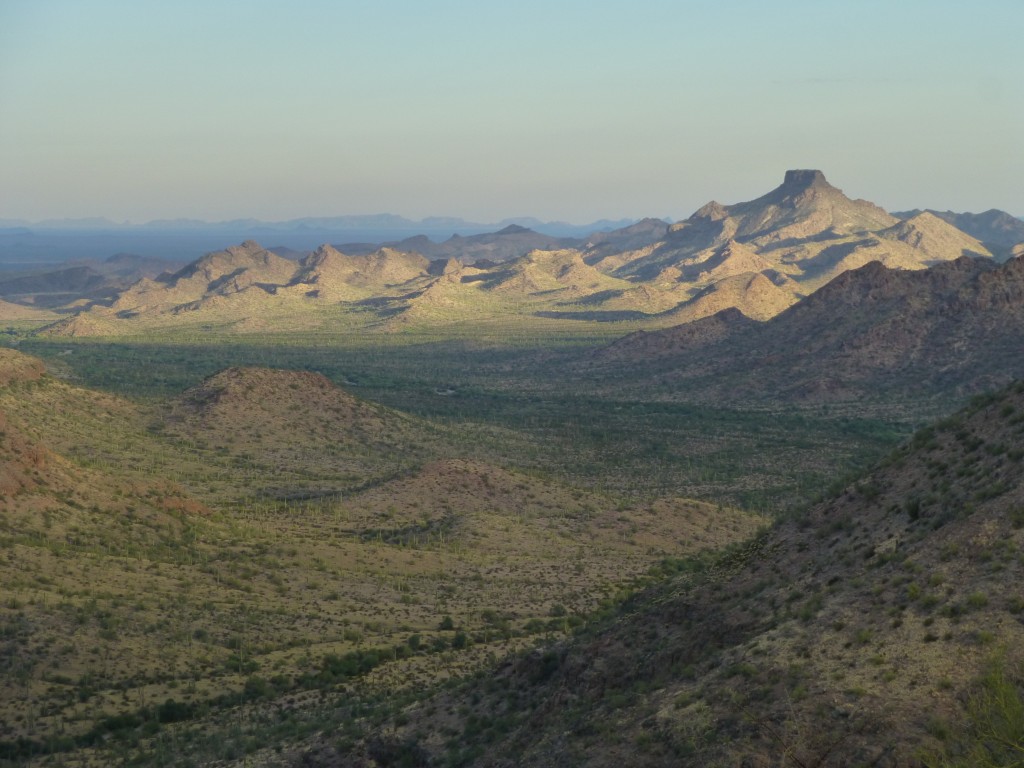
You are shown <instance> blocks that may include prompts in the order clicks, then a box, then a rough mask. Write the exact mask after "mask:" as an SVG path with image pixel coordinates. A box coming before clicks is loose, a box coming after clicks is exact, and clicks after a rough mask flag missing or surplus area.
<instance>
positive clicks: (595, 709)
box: [294, 384, 1024, 766]
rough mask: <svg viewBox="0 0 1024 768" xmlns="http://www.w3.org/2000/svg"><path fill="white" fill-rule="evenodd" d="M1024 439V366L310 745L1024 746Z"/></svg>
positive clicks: (614, 758) (518, 760)
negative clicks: (853, 470)
mask: <svg viewBox="0 0 1024 768" xmlns="http://www.w3.org/2000/svg"><path fill="white" fill-rule="evenodd" d="M1022 441H1024V386H1022V385H1020V384H1016V385H1014V386H1012V387H1011V388H1010V389H1008V390H1004V391H1003V392H1001V393H1000V394H998V395H996V396H990V397H984V398H980V399H979V400H978V401H977V402H976V403H974V404H973V405H972V406H971V407H970V408H968V409H967V410H966V411H964V412H962V413H960V414H958V415H957V416H955V417H953V418H951V419H948V420H946V421H944V422H942V423H940V424H938V425H936V426H934V427H932V428H929V429H927V430H924V431H922V432H921V433H919V434H918V435H917V436H915V438H914V440H913V441H912V442H911V443H909V444H908V445H906V446H905V447H904V448H903V449H901V450H900V451H898V452H897V453H896V454H895V455H893V456H892V457H891V458H890V459H889V460H888V461H886V462H885V463H884V464H883V465H882V466H880V467H879V468H878V469H876V470H875V471H874V472H873V473H872V474H870V475H868V476H866V477H864V478H862V479H860V480H858V481H856V482H854V483H852V484H851V485H849V486H847V487H846V488H845V489H843V490H841V491H840V492H839V493H838V494H837V495H835V496H832V497H830V498H829V499H827V500H825V501H823V502H821V503H820V504H818V505H816V506H814V507H813V508H811V509H810V510H809V511H807V512H806V513H803V514H800V515H797V516H794V517H793V518H792V519H790V520H788V521H785V522H782V523H780V524H778V525H777V526H776V527H775V528H774V529H773V530H772V531H770V532H769V533H767V534H766V535H764V536H761V537H759V538H757V539H754V540H753V541H751V542H750V543H748V544H747V545H746V546H744V547H742V548H738V549H736V550H734V551H733V552H732V553H731V554H730V555H728V556H726V557H724V558H720V559H718V560H716V561H714V562H710V563H707V564H704V565H695V566H694V568H693V570H689V571H684V573H683V574H682V575H678V576H676V577H674V578H672V579H670V580H669V581H668V582H667V583H666V584H664V585H663V586H660V587H658V588H654V589H652V590H650V591H648V592H647V593H644V594H642V595H640V596H639V597H637V598H636V599H634V600H631V601H629V602H628V603H627V604H625V605H624V606H622V608H621V609H620V610H619V611H618V612H617V614H616V615H615V616H613V617H611V618H609V619H607V620H605V621H603V622H601V623H599V624H598V625H597V626H595V627H593V628H591V629H589V630H587V631H585V632H583V633H581V634H580V635H579V636H578V637H577V638H575V639H573V640H572V641H570V642H567V643H565V644H563V645H560V646H556V647H554V648H550V649H548V650H544V651H537V652H535V653H533V654H531V655H528V656H525V657H519V658H517V659H513V660H509V661H508V662H506V663H505V664H504V665H502V666H501V667H499V668H498V669H496V670H495V671H494V672H493V673H492V674H491V675H489V676H486V677H484V678H481V679H479V680H477V681H475V682H472V683H470V684H468V685H466V686H464V687H463V689H462V690H461V691H456V692H446V693H441V694H438V695H437V696H436V697H434V698H432V699H428V700H427V701H426V702H424V703H421V704H417V705H414V706H411V707H408V708H407V709H406V710H404V711H403V712H401V713H400V716H399V717H397V718H396V720H395V721H393V722H391V723H389V724H388V725H387V726H386V727H385V728H384V729H382V730H381V731H379V732H377V733H375V734H374V735H373V736H372V737H370V738H368V739H365V740H364V741H362V742H359V743H356V744H351V745H350V746H349V747H347V748H346V749H343V750H342V749H337V748H335V747H333V746H331V745H330V741H329V736H328V737H327V741H325V742H324V743H323V746H315V747H313V748H312V749H308V750H307V752H306V754H304V755H302V756H301V757H299V756H297V757H296V758H295V762H294V764H296V765H298V764H301V765H359V764H365V762H364V761H366V760H367V759H368V758H370V757H373V756H375V755H387V754H392V755H416V756H418V759H420V761H421V762H420V763H416V764H427V762H425V761H427V760H438V761H442V760H444V759H453V760H458V761H460V762H462V763H463V764H469V765H477V766H513V765H536V766H558V765H567V764H573V765H588V766H615V765H622V764H629V765H646V766H669V765H671V766H678V765H701V766H728V765H749V766H774V765H794V766H801V765H804V766H806V765H818V766H847V765H878V766H903V765H915V764H918V762H917V760H919V759H920V758H921V757H922V756H924V755H931V764H940V762H941V761H942V760H943V759H945V756H946V755H947V754H948V755H949V756H954V755H959V756H960V759H961V760H963V759H964V756H965V755H966V761H965V762H963V763H959V762H958V763H956V764H957V765H960V764H964V765H966V764H975V765H976V764H980V763H979V762H977V760H978V759H980V753H973V752H972V750H973V749H976V748H977V749H980V750H981V752H985V750H988V754H989V756H990V758H991V757H994V758H995V759H996V760H997V762H994V763H992V764H998V765H1004V764H1006V765H1009V764H1011V763H1008V762H1001V761H1000V760H1001V759H1010V758H1012V757H1013V756H1014V755H1016V754H1019V752H1018V751H1019V750H1020V749H1021V747H1022V746H1024V733H1022V732H1021V731H1020V723H1019V721H1018V722H1015V721H1014V719H1013V717H1014V715H1013V713H1014V712H1017V711H1019V707H1020V702H1021V698H1022V691H1021V687H1020V686H1022V685H1024V674H1022V673H1024V666H1022V664H1024V656H1022V653H1021V648H1022V647H1024V622H1022V620H1021V616H1022V615H1024V614H1022V611H1024V599H1022V597H1021V595H1022V594H1024V592H1022V590H1024V564H1022V560H1021V557H1020V556H1019V552H1020V548H1021V545H1022V544H1024V484H1022V480H1021V478H1022V477H1024V473H1022V471H1021V469H1022V462H1024V451H1022V450H1020V445H1021V444H1022ZM1015 701H1016V704H1015V703H1014V702H1015ZM438 713H445V714H441V715H440V716H439V715H438ZM1007 717H1009V718H1011V719H1010V720H1007V719H1006V718H1007ZM997 733H998V734H1000V735H1006V736H1007V737H1008V742H1007V743H1006V744H1000V743H998V741H995V740H993V738H992V735H993V734H997ZM1014 744H1016V746H1014ZM972 754H974V755H975V756H974V758H972V757H971V755H972ZM378 764H379V761H378ZM384 764H388V763H386V762H385V763H384ZM986 764H988V763H986Z"/></svg>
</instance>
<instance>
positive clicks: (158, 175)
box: [0, 0, 1024, 224]
mask: <svg viewBox="0 0 1024 768" xmlns="http://www.w3.org/2000/svg"><path fill="white" fill-rule="evenodd" d="M1021 28H1024V4H1021V3H1019V2H1016V1H1015V0H979V2H978V3H974V4H972V6H971V7H970V9H967V8H965V7H963V5H962V4H960V3H955V2H952V1H951V0H949V1H945V2H923V0H908V1H907V2H903V3H900V4H892V3H883V2H880V1H878V0H870V1H868V2H862V3H858V4H856V5H855V6H850V5H848V4H841V3H821V2H814V3H812V2H809V1H807V0H789V2H784V3H775V4H771V5H768V4H760V3H754V2H749V1H746V0H743V1H741V0H736V1H734V2H729V3H709V2H697V1H693V2H682V3H679V2H672V3H670V2H667V1H662V0H641V2H634V3H630V4H628V5H627V4H625V3H621V2H620V3H614V2H609V3H601V4H584V3H582V2H577V1H576V0H571V1H569V2H563V3H559V4H557V6H554V7H551V6H548V5H543V4H541V3H539V2H534V1H533V0H530V1H529V2H526V3H525V4H520V5H519V6H517V7H516V8H515V9H514V10H510V9H508V8H501V7H490V6H481V5H479V4H470V3H466V2H455V1H450V2H442V3H438V4H431V5H429V6H424V5H419V4H413V3H410V2H404V1H403V2H387V3H378V4H375V5H373V6H367V5H363V4H356V3H352V2H341V3H328V2H323V1H319V0H318V1H316V2H313V1H309V2H301V3H295V4H289V5H288V6H287V7H285V6H283V5H279V4H276V3H272V2H256V3H249V4H246V5H245V6H240V5H239V4H237V3H231V2H212V3H211V2H204V3H198V2H183V3H178V4H174V5H169V6H167V5H155V6H148V5H147V6H140V5H138V4H133V3H128V2H123V1H122V0H102V1H98V2H95V3H90V4H79V3H73V2H70V1H69V0H52V1H49V2H28V1H27V0H12V2H7V3H5V4H4V6H3V7H2V8H0V115H2V117H3V119H2V120H0V167H2V168H3V169H4V173H3V174H2V175H0V219H9V220H14V219H24V220H28V221H40V220H44V219H61V218H89V217H103V218H108V219H111V220H113V221H116V222H120V221H131V222H133V223H142V222H147V221H151V220H154V219H179V218H194V219H201V220H205V221H213V222H217V221H230V220H233V219H248V218H254V219H261V220H264V221H285V220H289V219H294V218H301V217H328V216H338V215H373V214H379V213H384V212H390V213H393V214H396V215H399V216H403V217H405V218H409V219H413V220H417V219H422V218H425V217H431V216H451V217H460V218H463V219H466V220H468V221H474V222H483V223H489V222H498V221H501V220H504V219H509V218H514V217H536V218H537V219H541V220H546V221H565V222H571V223H574V224H583V223H588V222H592V221H596V220H599V219H623V218H632V219H639V218H643V217H645V216H654V217H668V218H672V219H681V218H685V217H686V216H688V215H690V214H691V213H692V212H693V211H695V210H696V209H697V208H699V207H700V206H701V205H703V204H704V203H706V202H708V201H709V200H711V199H715V200H718V201H719V202H723V203H726V204H728V203H734V202H739V201H742V200H749V199H752V198H754V197H757V196H759V195H761V194H763V193H764V192H766V191H768V190H769V189H772V188H773V187H775V186H777V185H778V184H779V183H781V181H782V175H783V173H784V171H785V170H787V169H790V168H818V169H821V170H823V171H824V172H825V174H826V176H827V178H828V179H829V181H830V182H831V183H832V184H834V185H835V186H837V187H839V188H840V189H842V190H843V191H844V192H845V193H846V194H847V195H849V196H850V197H854V198H865V199H869V200H871V201H873V202H875V203H878V204H879V205H882V206H883V207H885V208H887V209H889V210H904V209H909V208H935V209H940V210H947V209H949V210H954V211H971V212H981V211H984V210H987V209H990V208H1000V209H1003V210H1007V211H1009V212H1010V213H1012V214H1014V215H1018V216H1020V215H1024V185H1021V184H1020V179H1021V178H1022V172H1024V152H1022V151H1021V147H1020V139H1019V137H1020V136H1021V135H1024V82H1022V78H1021V77H1019V75H1020V65H1019V64H1018V63H1016V61H1015V52H1016V42H1017V41H1016V38H1017V36H1018V33H1019V30H1020V29H1021Z"/></svg>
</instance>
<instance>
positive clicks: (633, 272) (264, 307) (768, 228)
mask: <svg viewBox="0 0 1024 768" xmlns="http://www.w3.org/2000/svg"><path fill="white" fill-rule="evenodd" d="M949 218H950V216H947V215H942V216H940V215H937V214H934V213H931V212H929V211H919V212H909V213H907V214H905V217H904V218H900V217H897V216H895V215H893V214H890V213H887V212H886V211H884V210H883V209H881V208H879V207H878V206H877V205H874V204H873V203H870V202H868V201H865V200H851V199H850V198H848V197H847V196H846V195H844V194H843V193H842V191H841V190H840V189H838V188H836V187H834V186H832V185H831V184H830V183H829V182H828V181H827V180H826V179H825V176H824V175H823V174H822V173H821V172H820V171H816V170H792V171H788V172H787V173H786V175H785V178H784V179H783V182H782V184H781V185H780V186H779V187H777V188H776V189H774V190H772V191H770V192H768V193H767V194H765V195H762V196H761V197H758V198H756V199H755V200H751V201H748V202H741V203H736V204H732V205H723V204H721V203H718V202H714V201H712V202H710V203H708V204H707V205H705V206H703V207H702V208H701V209H700V210H698V211H697V212H696V213H694V214H693V215H692V216H690V217H689V218H688V219H686V220H684V221H680V222H677V223H675V224H671V225H670V224H668V223H666V222H664V221H661V220H659V219H644V220H642V221H639V222H633V223H631V224H628V225H627V226H624V227H620V228H618V229H613V230H610V231H607V232H595V233H591V234H590V235H588V236H587V237H585V238H566V237H555V236H552V235H548V234H543V233H539V232H536V231H534V230H532V229H529V228H527V227H524V226H522V225H520V224H509V225H507V226H505V227H503V228H502V229H500V230H498V231H496V232H486V233H479V234H475V235H466V236H460V235H453V236H451V237H449V238H448V239H446V240H444V241H442V242H435V241H433V240H431V239H430V238H428V237H425V236H422V235H420V236H416V237H411V238H405V239H402V240H397V241H391V242H387V243H385V244H383V245H381V244H379V243H348V244H339V245H327V244H322V245H320V246H319V247H318V248H316V249H315V250H313V251H312V252H304V251H295V250H292V249H289V248H274V249H267V248H265V247H263V246H262V245H260V244H258V243H257V242H256V241H255V240H252V239H248V240H246V241H245V242H243V243H242V244H241V245H238V246H231V247H229V248H227V249H226V250H221V251H214V252H211V253H208V254H207V255H205V256H203V257H201V258H199V259H197V260H195V261H193V262H191V263H190V264H188V265H187V266H185V267H184V268H181V267H180V265H174V267H173V268H171V269H167V270H166V271H164V272H163V273H162V274H160V273H159V272H158V266H159V264H160V262H155V261H153V260H145V259H140V258H138V257H135V258H134V259H133V258H132V257H126V256H122V257H119V258H120V259H121V264H120V267H121V268H120V269H114V268H113V267H112V266H111V265H110V264H108V263H106V262H104V263H101V264H95V265H92V266H89V265H84V266H80V267H79V268H78V269H77V271H74V272H73V274H72V273H71V272H69V271H68V270H67V269H60V270H55V271H52V272H50V273H48V275H47V274H41V275H40V274H37V275H32V276H24V277H17V278H12V279H10V280H8V281H6V282H5V281H3V280H0V298H3V299H5V300H7V301H10V302H17V303H21V304H23V305H26V306H33V307H46V308H49V309H52V310H54V311H59V312H63V313H64V314H66V315H68V317H67V318H65V319H64V320H62V321H60V322H59V323H57V324H55V325H54V326H52V327H51V328H49V329H48V330H47V331H46V332H47V333H51V334H71V335H119V334H133V335H134V334H139V333H146V332H148V330H150V329H152V328H154V327H157V326H159V327H160V328H168V329H169V328H173V327H185V326H190V327H195V326H197V325H202V326H204V327H217V328H220V329H221V330H222V331H224V332H239V333H252V332H265V331H266V330H268V329H272V328H277V329H292V330H313V329H318V328H324V327H335V328H349V329H356V328H360V329H373V328H377V329H380V330H396V329H399V328H412V327H418V326H431V327H439V326H444V325H450V324H453V323H477V322H480V321H483V320H488V319H508V318H520V319H521V320H520V321H525V320H528V321H530V322H543V321H548V320H566V321H593V322H605V323H614V322H621V321H629V322H632V323H634V324H639V327H645V328H656V327H667V326H674V325H679V324H682V323H689V322H693V321H696V320H700V319H702V318H707V317H710V316H712V315H715V314H716V313H719V312H721V311H723V310H729V309H735V310H738V311H739V312H740V313H742V315H743V316H745V317H747V318H751V319H753V320H761V321H763V320H769V319H771V318H773V317H775V316H776V315H779V314H780V313H782V312H783V311H784V310H786V309H787V308H789V307H791V306H793V305H794V304H797V303H798V302H801V300H802V299H804V298H805V297H808V296H810V295H812V294H814V292H815V291H817V290H819V289H820V288H821V287H822V286H825V285H826V284H830V283H832V282H834V281H836V279H837V278H838V277H839V276H841V275H844V274H846V273H847V272H849V271H850V270H856V269H858V268H860V267H863V266H864V265H866V264H870V263H877V264H880V265H883V266H884V267H888V268H890V269H894V270H904V271H919V270H925V269H928V268H929V267H933V266H934V265H940V264H944V263H946V262H957V261H958V260H960V259H962V258H963V257H968V258H969V259H970V260H974V261H978V262H979V263H986V264H989V265H993V264H995V263H996V262H997V261H998V260H1000V259H1004V258H1008V257H1011V256H1012V254H1013V253H1014V249H1015V248H1017V249H1018V250H1019V249H1020V248H1024V245H1021V244H1016V243H1015V244H1013V245H1009V246H1008V245H1007V243H1010V241H1012V240H1014V239H1015V234H1014V232H1015V230H1014V228H1013V226H1012V222H1010V223H1008V219H1007V217H1006V216H1005V215H998V214H993V215H989V214H985V215H979V217H976V218H974V219H963V220H964V221H967V222H968V224H969V225H970V226H971V228H972V229H973V230H974V231H976V232H978V233H979V234H980V235H983V236H985V237H987V238H988V240H984V241H983V240H981V239H978V238H976V237H973V236H972V235H970V234H969V233H967V232H965V231H963V230H962V229H959V228H958V227H957V226H955V225H954V224H953V223H950V222H949V221H948V220H947V219H949ZM962 218H963V217H961V219H962ZM961 219H956V218H955V217H954V220H955V221H959V220H961ZM302 221H308V222H311V223H315V224H316V225H318V226H319V225H322V224H323V223H324V220H319V219H316V220H314V219H309V220H302ZM331 221H337V220H331ZM993 240H995V242H993ZM167 266H170V265H167ZM937 274H945V273H943V272H940V273H937ZM48 280H49V281H50V284H49V286H48V285H47V281H48ZM132 280H134V282H132V283H131V284H129V281H132ZM29 286H32V290H34V291H35V292H36V293H35V294H34V295H33V294H30V293H29V290H30V289H29ZM73 286H78V295H77V296H76V295H74V293H73V291H74V288H73ZM69 291H70V292H69ZM634 327H637V326H634Z"/></svg>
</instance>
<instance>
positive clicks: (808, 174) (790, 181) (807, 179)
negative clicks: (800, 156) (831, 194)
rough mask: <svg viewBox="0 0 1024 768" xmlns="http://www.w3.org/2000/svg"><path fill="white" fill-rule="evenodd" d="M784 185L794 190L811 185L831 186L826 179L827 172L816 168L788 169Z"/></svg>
mask: <svg viewBox="0 0 1024 768" xmlns="http://www.w3.org/2000/svg"><path fill="white" fill-rule="evenodd" d="M782 186H783V187H787V188H792V189H793V191H797V190H803V189H807V188H809V187H831V186H832V185H831V184H829V183H828V181H827V180H826V179H825V174H824V173H822V172H821V171H814V170H792V171H786V177H785V178H784V179H783V181H782Z"/></svg>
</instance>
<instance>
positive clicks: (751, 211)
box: [594, 170, 991, 297]
mask: <svg viewBox="0 0 1024 768" xmlns="http://www.w3.org/2000/svg"><path fill="white" fill-rule="evenodd" d="M965 254H972V255H977V256H983V257H988V256H991V254H990V253H989V251H988V250H987V249H986V248H985V247H984V246H983V245H982V244H981V243H979V242H977V241H976V240H974V239H973V238H971V237H969V236H967V235H965V234H964V233H962V232H958V231H957V230H956V229H955V228H952V227H949V226H947V225H944V223H943V222H942V221H940V220H938V219H937V218H935V217H932V216H930V215H927V216H919V217H915V218H914V219H912V220H909V221H906V222H900V221H899V220H898V219H897V218H896V217H894V216H891V215H890V214H888V213H886V212H885V211H883V210H882V209H881V208H879V207H878V206H876V205H874V204H873V203H869V202H867V201H864V200H851V199H850V198H848V197H846V196H845V195H844V194H843V193H842V191H841V190H839V189H837V188H836V187H833V186H832V185H831V184H829V183H828V181H827V180H826V179H825V176H824V175H823V174H822V173H821V171H812V170H796V171H787V172H786V176H785V179H784V180H783V183H782V185H780V186H779V187H777V188H776V189H774V190H772V191H771V192H769V193H768V194H767V195H764V196H762V197H759V198H757V199H755V200H751V201H749V202H742V203H736V204H734V205H728V206H726V205H722V204H720V203H717V202H711V203H708V204H707V205H705V206H704V207H703V208H701V209H700V210H698V211H697V212H696V213H694V214H693V215H692V216H691V217H690V218H689V219H686V220H685V221H682V222H678V223H676V224H673V225H672V226H671V227H670V228H669V232H668V234H667V236H666V237H665V238H664V240H662V241H661V242H659V243H655V244H648V245H647V246H646V247H644V248H641V249H638V250H635V251H633V252H631V253H618V254H608V255H603V256H602V257H601V258H598V259H596V261H595V262H594V263H596V264H597V265H598V266H599V267H602V268H604V269H605V270H607V271H611V272H612V273H613V274H616V275H619V276H623V277H629V278H630V279H640V280H653V281H656V282H658V284H659V285H661V284H663V283H664V282H665V281H673V282H678V283H682V284H687V285H691V286H694V285H695V286H701V285H704V284H707V283H709V282H713V281H715V280H716V279H721V278H723V277H727V276H730V275H734V274H737V273H739V272H749V271H755V272H761V273H763V274H766V275H768V274H769V273H772V274H775V275H784V276H786V277H787V278H789V281H788V282H786V283H785V284H784V285H780V287H782V288H783V290H785V291H786V292H788V293H790V294H791V295H792V296H794V297H797V296H801V295H806V294H809V293H811V292H813V291H814V290H816V289H817V288H818V287H820V286H821V285H823V284H824V283H826V282H828V280H830V279H832V278H833V277H835V276H836V275H838V274H840V273H842V272H843V271H846V270H848V269H855V268H857V267H860V266H863V265H864V264H865V263H867V262H868V261H876V260H877V261H881V262H883V263H884V264H886V265H887V266H892V267H899V268H902V269H923V268H925V267H926V266H929V265H930V264H932V263H934V262H937V261H945V260H949V259H954V258H958V257H960V256H963V255H965ZM776 282H777V281H776Z"/></svg>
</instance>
